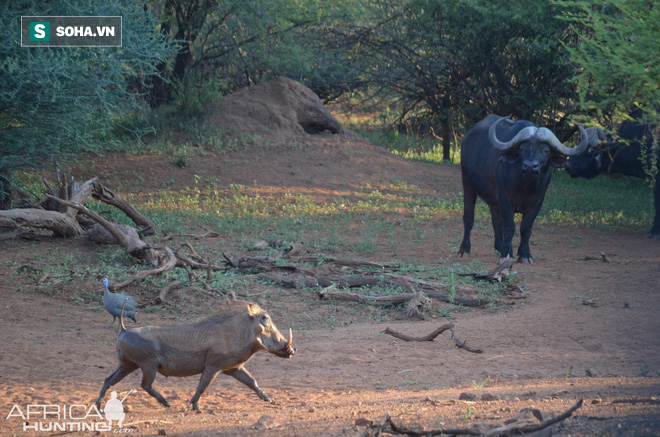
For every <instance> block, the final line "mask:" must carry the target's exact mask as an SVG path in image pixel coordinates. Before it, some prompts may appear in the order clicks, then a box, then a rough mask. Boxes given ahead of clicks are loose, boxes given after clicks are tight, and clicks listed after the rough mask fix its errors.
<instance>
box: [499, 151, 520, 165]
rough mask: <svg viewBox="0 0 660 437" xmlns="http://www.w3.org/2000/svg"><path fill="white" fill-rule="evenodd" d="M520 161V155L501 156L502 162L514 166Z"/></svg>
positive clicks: (506, 154)
mask: <svg viewBox="0 0 660 437" xmlns="http://www.w3.org/2000/svg"><path fill="white" fill-rule="evenodd" d="M519 159H520V154H518V153H502V154H501V155H500V161H502V162H506V163H507V164H513V163H514V162H516V161H518V160H519Z"/></svg>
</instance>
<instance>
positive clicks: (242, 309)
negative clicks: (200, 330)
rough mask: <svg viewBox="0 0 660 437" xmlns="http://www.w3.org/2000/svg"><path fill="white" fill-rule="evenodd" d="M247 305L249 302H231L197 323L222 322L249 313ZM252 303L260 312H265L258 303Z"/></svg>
mask: <svg viewBox="0 0 660 437" xmlns="http://www.w3.org/2000/svg"><path fill="white" fill-rule="evenodd" d="M247 305H248V302H244V301H236V302H233V303H231V304H228V305H225V306H223V307H221V308H220V309H219V310H218V312H217V313H215V314H213V315H211V316H209V317H207V318H205V319H202V320H200V321H199V322H197V323H198V324H207V323H221V322H224V321H226V320H229V319H231V318H233V317H236V316H238V315H241V314H247V313H248V308H247ZM252 305H254V306H255V308H256V309H258V311H259V313H263V312H264V310H263V309H261V307H259V306H258V305H257V304H252Z"/></svg>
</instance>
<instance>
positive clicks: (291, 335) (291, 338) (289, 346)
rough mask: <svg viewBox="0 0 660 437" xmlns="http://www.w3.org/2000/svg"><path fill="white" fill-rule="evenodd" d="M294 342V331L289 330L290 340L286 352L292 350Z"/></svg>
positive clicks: (287, 342)
mask: <svg viewBox="0 0 660 437" xmlns="http://www.w3.org/2000/svg"><path fill="white" fill-rule="evenodd" d="M292 342H293V331H292V330H291V328H289V339H288V340H287V341H286V350H291V343H292Z"/></svg>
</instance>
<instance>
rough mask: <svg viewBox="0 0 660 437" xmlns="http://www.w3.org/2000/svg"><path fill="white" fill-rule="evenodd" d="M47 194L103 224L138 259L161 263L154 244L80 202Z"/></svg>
mask: <svg viewBox="0 0 660 437" xmlns="http://www.w3.org/2000/svg"><path fill="white" fill-rule="evenodd" d="M46 196H47V197H48V198H50V199H53V200H55V201H57V202H59V203H61V204H62V205H64V206H68V207H71V208H75V209H77V210H78V211H80V212H82V213H83V214H85V215H86V216H88V217H89V218H91V219H92V220H94V221H95V222H97V223H99V224H100V225H101V226H103V227H104V228H106V229H107V230H108V232H110V233H111V234H112V236H113V237H115V238H116V239H117V241H119V244H120V245H122V246H123V247H124V248H125V249H126V252H128V254H129V255H131V256H133V257H135V258H138V259H143V260H146V261H147V262H149V263H150V264H151V265H152V266H154V267H157V266H158V265H160V258H159V255H158V251H157V250H155V249H154V248H153V247H152V246H150V245H148V244H147V243H145V242H144V241H142V240H140V239H139V238H135V237H131V236H129V235H126V234H125V233H123V232H122V231H120V230H119V228H118V227H117V226H116V225H115V224H114V223H112V222H111V221H109V220H106V219H105V218H104V217H102V216H101V215H100V214H99V213H97V212H96V211H92V210H91V209H89V208H87V207H86V206H84V205H80V204H78V203H73V202H69V201H68V200H63V199H58V198H57V197H53V196H50V195H46Z"/></svg>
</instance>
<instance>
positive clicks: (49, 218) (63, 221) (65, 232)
mask: <svg viewBox="0 0 660 437" xmlns="http://www.w3.org/2000/svg"><path fill="white" fill-rule="evenodd" d="M52 198H53V199H56V198H55V197H52ZM0 227H1V228H10V229H21V228H40V229H48V230H50V231H52V232H53V234H54V235H55V236H56V237H74V236H76V235H81V234H82V229H81V227H80V225H79V224H78V222H77V221H76V220H75V219H73V217H71V216H69V215H67V214H62V213H60V212H57V211H45V210H43V209H34V208H24V209H8V210H4V211H0Z"/></svg>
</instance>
